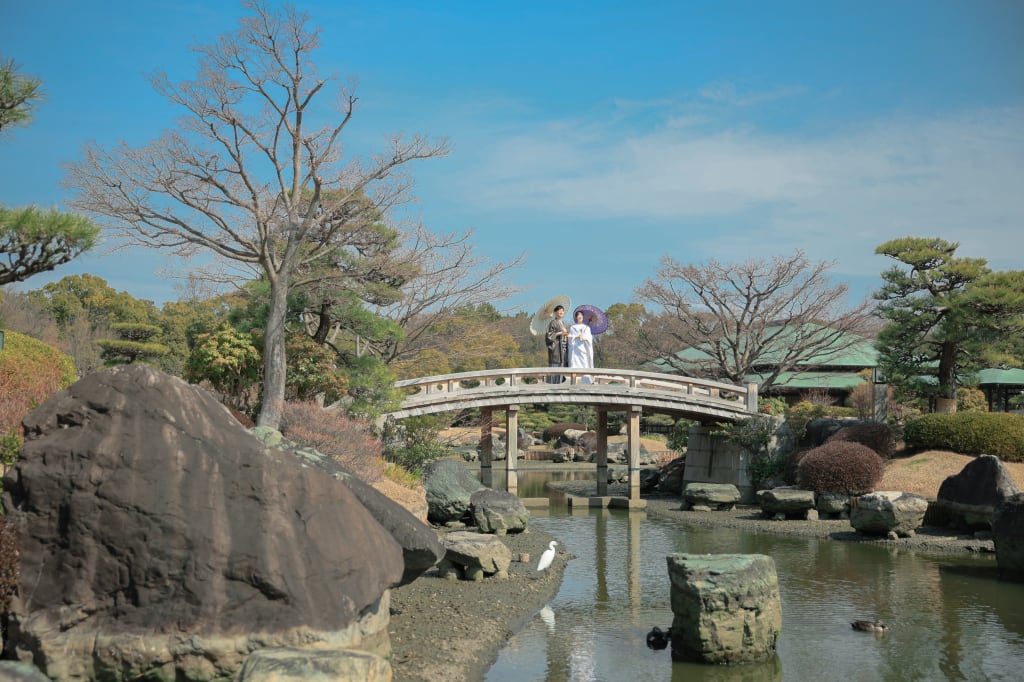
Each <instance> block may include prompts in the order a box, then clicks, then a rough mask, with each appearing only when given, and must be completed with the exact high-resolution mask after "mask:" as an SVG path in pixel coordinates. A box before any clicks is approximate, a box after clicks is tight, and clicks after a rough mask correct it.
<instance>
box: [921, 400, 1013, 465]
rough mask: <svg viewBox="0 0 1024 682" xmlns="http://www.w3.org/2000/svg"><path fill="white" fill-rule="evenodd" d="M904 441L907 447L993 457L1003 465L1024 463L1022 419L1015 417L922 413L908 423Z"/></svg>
mask: <svg viewBox="0 0 1024 682" xmlns="http://www.w3.org/2000/svg"><path fill="white" fill-rule="evenodd" d="M903 438H904V442H905V443H906V445H907V447H909V448H928V449H933V450H953V451H954V452H959V453H960V454H963V455H995V456H996V457H998V458H999V459H1001V460H1003V461H1006V462H1024V416H1021V415H1017V414H1009V413H1006V412H957V413H954V414H925V415H921V416H920V417H915V418H914V419H912V420H910V421H908V422H907V425H906V427H905V429H904V434H903Z"/></svg>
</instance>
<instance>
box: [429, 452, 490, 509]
mask: <svg viewBox="0 0 1024 682" xmlns="http://www.w3.org/2000/svg"><path fill="white" fill-rule="evenodd" d="M423 487H424V488H426V490H427V519H428V520H429V521H431V522H432V523H442V524H443V523H447V522H449V521H458V520H460V519H461V518H462V517H463V516H465V515H466V513H467V512H468V511H469V505H470V497H471V496H472V495H473V493H475V492H476V491H477V490H481V489H483V488H484V487H485V486H484V485H483V484H482V483H481V482H480V481H479V480H478V479H477V478H476V477H475V476H474V475H473V474H472V473H470V471H469V469H467V468H466V467H465V465H463V464H462V462H460V461H459V460H457V459H453V458H451V457H447V458H445V459H439V460H437V461H436V462H431V463H430V464H428V465H427V466H426V468H425V469H424V471H423Z"/></svg>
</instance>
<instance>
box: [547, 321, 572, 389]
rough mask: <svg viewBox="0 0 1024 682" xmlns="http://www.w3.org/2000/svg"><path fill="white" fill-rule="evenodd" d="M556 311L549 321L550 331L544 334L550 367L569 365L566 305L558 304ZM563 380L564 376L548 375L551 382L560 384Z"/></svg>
mask: <svg viewBox="0 0 1024 682" xmlns="http://www.w3.org/2000/svg"><path fill="white" fill-rule="evenodd" d="M554 312H555V318H554V319H553V320H551V322H549V323H548V333H547V334H545V336H544V341H545V343H546V344H547V347H548V367H568V366H569V352H568V350H567V347H568V342H569V330H568V329H566V328H565V322H563V321H562V318H563V317H565V307H563V306H560V305H557V306H555V311H554ZM563 381H565V377H564V376H555V375H551V376H548V383H549V384H560V383H562V382H563Z"/></svg>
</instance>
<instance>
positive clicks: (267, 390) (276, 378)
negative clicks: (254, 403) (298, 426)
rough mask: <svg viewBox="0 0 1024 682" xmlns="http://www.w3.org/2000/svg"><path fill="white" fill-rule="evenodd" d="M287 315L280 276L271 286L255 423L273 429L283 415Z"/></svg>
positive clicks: (284, 281) (283, 281)
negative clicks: (259, 404)
mask: <svg viewBox="0 0 1024 682" xmlns="http://www.w3.org/2000/svg"><path fill="white" fill-rule="evenodd" d="M287 315H288V278H287V277H283V276H279V277H277V278H276V279H274V280H272V281H271V284H270V309H269V310H268V311H267V330H266V336H264V337H263V406H262V407H261V408H260V416H259V418H258V419H257V421H256V423H257V424H259V425H260V426H267V427H269V428H272V429H276V428H278V427H279V426H280V425H281V415H282V413H283V412H284V389H285V380H286V379H287V377H288V361H287V358H286V357H285V351H284V337H285V328H284V324H285V320H286V318H287Z"/></svg>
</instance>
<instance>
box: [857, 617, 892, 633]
mask: <svg viewBox="0 0 1024 682" xmlns="http://www.w3.org/2000/svg"><path fill="white" fill-rule="evenodd" d="M850 627H852V628H853V629H854V630H860V631H861V632H878V633H881V632H885V631H886V630H888V629H889V626H888V625H886V624H885V623H880V622H879V621H877V620H855V621H851V622H850Z"/></svg>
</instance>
